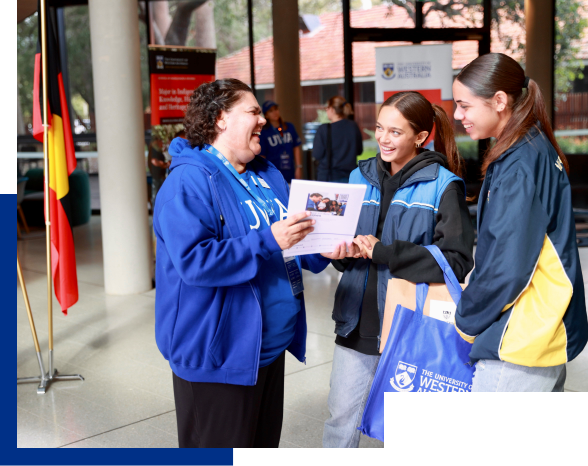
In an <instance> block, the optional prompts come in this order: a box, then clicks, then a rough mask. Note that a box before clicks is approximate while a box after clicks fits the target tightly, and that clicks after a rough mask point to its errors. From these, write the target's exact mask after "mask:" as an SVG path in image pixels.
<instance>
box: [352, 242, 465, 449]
mask: <svg viewBox="0 0 588 466" xmlns="http://www.w3.org/2000/svg"><path fill="white" fill-rule="evenodd" d="M425 247H426V248H427V249H428V250H429V252H430V253H431V254H432V255H433V257H434V258H435V260H436V261H437V263H438V264H439V266H440V267H441V270H443V275H444V277H445V283H446V285H447V288H448V290H449V292H450V294H451V297H452V299H453V301H454V302H455V304H456V305H457V303H459V300H460V298H461V291H462V290H461V286H460V285H459V281H458V280H457V278H456V277H455V274H454V273H453V270H451V267H450V266H449V264H448V262H447V260H446V259H445V256H443V253H442V252H441V251H440V250H439V248H438V247H437V246H425ZM428 288H429V285H428V284H426V283H419V284H418V285H417V287H416V295H417V296H416V309H415V310H414V311H412V310H411V309H407V308H405V307H403V306H401V305H400V304H399V305H398V306H397V308H396V311H395V313H394V319H393V320H392V326H391V328H390V335H389V336H388V342H387V343H386V347H385V348H384V352H383V354H382V357H381V359H380V362H379V364H378V368H377V370H376V374H375V376H374V381H373V384H372V388H371V390H370V394H369V397H368V400H367V402H366V406H365V410H364V413H363V418H362V421H361V426H360V427H359V429H360V430H361V431H362V433H363V434H365V435H368V436H369V437H373V438H377V439H378V440H381V441H384V393H385V392H469V391H471V387H472V378H473V374H474V368H473V367H471V366H470V365H469V364H468V361H469V357H468V354H469V353H470V349H471V347H472V345H471V344H470V343H468V342H466V341H465V340H463V339H462V338H461V337H460V336H459V334H458V333H457V330H455V327H454V326H453V325H451V324H448V323H446V322H443V321H441V320H438V319H435V318H432V317H429V316H426V315H423V307H424V303H425V300H426V298H427V292H428Z"/></svg>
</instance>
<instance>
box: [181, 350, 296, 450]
mask: <svg viewBox="0 0 588 466" xmlns="http://www.w3.org/2000/svg"><path fill="white" fill-rule="evenodd" d="M284 362H285V353H282V354H281V355H280V357H279V358H278V359H276V360H275V361H274V362H272V363H271V364H270V365H269V366H265V367H262V368H260V369H259V373H258V376H257V384H256V385H254V386H245V385H230V384H223V383H205V382H188V381H186V380H184V379H181V378H180V377H178V376H177V375H176V374H174V375H173V380H174V399H175V402H176V418H177V422H178V440H179V444H180V448H247V447H255V448H277V447H278V445H279V443H280V436H281V434H282V419H283V416H284Z"/></svg>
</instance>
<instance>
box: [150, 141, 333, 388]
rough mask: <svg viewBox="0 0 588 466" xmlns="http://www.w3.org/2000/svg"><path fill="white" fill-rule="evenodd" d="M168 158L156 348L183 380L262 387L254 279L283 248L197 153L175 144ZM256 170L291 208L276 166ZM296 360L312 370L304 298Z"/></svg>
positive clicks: (253, 165) (309, 259)
mask: <svg viewBox="0 0 588 466" xmlns="http://www.w3.org/2000/svg"><path fill="white" fill-rule="evenodd" d="M169 152H170V154H171V155H172V157H173V159H172V164H171V167H170V168H171V173H170V175H169V176H168V178H167V179H166V181H165V183H164V184H163V186H162V188H161V189H160V191H159V192H158V194H157V202H156V203H155V211H154V213H153V228H154V230H155V235H156V237H157V267H156V282H157V291H156V299H155V337H156V341H157V346H158V347H159V350H160V351H161V353H162V354H163V356H164V357H165V358H166V359H167V360H168V361H169V363H170V366H171V368H172V370H173V372H174V373H175V374H176V375H177V376H179V377H181V378H182V379H185V380H188V381H191V382H218V383H229V384H235V385H255V383H256V382H257V372H258V368H259V355H260V348H261V335H262V321H261V304H260V303H261V297H260V296H261V295H260V290H259V288H258V286H257V284H256V281H255V280H253V278H254V277H255V276H256V275H257V273H258V271H259V270H260V268H261V267H263V266H264V263H265V261H267V260H268V259H269V257H270V256H271V255H272V254H273V253H275V252H278V251H280V247H279V246H278V244H277V243H276V241H275V239H274V236H273V234H272V231H271V228H267V229H265V230H262V231H258V230H255V229H251V228H250V226H249V225H246V224H245V222H244V221H243V218H242V216H241V213H240V211H239V209H240V207H239V201H238V199H237V197H236V195H235V193H234V192H233V189H232V187H231V185H230V183H229V181H228V179H227V178H226V177H225V176H224V175H223V174H222V173H221V172H220V171H219V169H218V168H217V166H216V165H215V164H214V163H213V162H212V161H211V160H208V157H206V156H205V155H203V154H201V153H200V150H199V149H198V148H192V147H191V146H190V144H189V143H188V141H186V140H184V139H181V138H176V139H174V141H172V144H171V145H170V149H169ZM247 168H248V169H249V170H251V171H253V172H255V173H256V174H258V175H260V176H261V177H262V178H263V179H265V180H266V181H267V182H268V183H269V185H270V186H271V187H272V189H273V191H274V193H275V194H276V196H277V197H278V199H279V200H280V202H281V203H282V204H283V205H287V200H288V187H287V184H286V182H285V181H284V178H283V177H282V175H281V173H280V172H279V171H278V170H277V169H276V168H275V167H274V166H273V165H272V164H271V163H268V162H266V161H265V160H264V159H263V158H261V157H256V158H255V159H254V160H253V161H252V162H250V163H249V164H248V166H247ZM328 264H329V260H328V259H326V258H323V257H322V256H320V255H307V256H301V258H300V265H301V266H302V267H303V268H305V269H307V270H310V271H312V272H314V273H318V272H320V271H322V270H323V269H324V268H325V267H326V266H327V265H328ZM288 350H289V351H290V352H291V353H292V354H293V355H294V356H295V357H296V358H297V359H298V360H300V361H304V360H305V353H306V314H305V308H304V297H303V296H301V311H300V313H299V315H298V321H297V323H296V331H295V336H294V340H293V341H292V343H291V344H290V346H289V347H288Z"/></svg>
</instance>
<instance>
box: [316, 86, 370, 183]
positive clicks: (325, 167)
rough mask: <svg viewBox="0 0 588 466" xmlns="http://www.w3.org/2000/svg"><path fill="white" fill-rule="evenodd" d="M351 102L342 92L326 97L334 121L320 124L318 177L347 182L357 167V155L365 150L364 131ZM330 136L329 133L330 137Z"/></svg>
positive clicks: (317, 135) (328, 110) (317, 157)
mask: <svg viewBox="0 0 588 466" xmlns="http://www.w3.org/2000/svg"><path fill="white" fill-rule="evenodd" d="M351 115H353V109H352V108H351V104H350V103H349V102H347V101H346V100H345V99H344V98H343V97H341V96H335V97H331V98H330V99H329V100H328V101H327V117H328V118H329V120H330V121H331V123H327V124H324V125H321V126H319V128H318V130H317V132H316V135H315V138H314V146H313V148H312V156H313V157H314V158H315V160H317V161H318V162H319V166H318V170H317V180H318V181H333V182H336V183H347V182H348V181H349V175H350V173H351V172H352V171H353V170H355V168H356V167H357V156H358V155H361V153H362V152H363V142H362V137H361V131H360V130H359V126H357V123H355V121H353V120H350V119H349V117H350V116H351ZM329 136H330V137H329Z"/></svg>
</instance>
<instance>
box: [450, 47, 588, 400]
mask: <svg viewBox="0 0 588 466" xmlns="http://www.w3.org/2000/svg"><path fill="white" fill-rule="evenodd" d="M453 98H454V100H455V102H456V104H457V108H456V110H455V115H454V116H455V119H456V120H458V121H460V122H461V123H462V124H463V126H464V128H465V129H466V131H467V132H468V134H469V135H470V137H471V138H472V139H474V140H478V139H486V138H490V137H493V138H495V139H496V144H495V145H493V146H492V147H491V148H490V150H489V151H488V152H487V153H486V154H485V156H484V161H483V163H482V174H483V175H484V183H483V185H482V190H481V191H480V198H479V201H478V225H479V229H478V245H477V249H476V269H475V271H474V273H473V274H472V277H471V279H470V282H469V285H468V287H467V288H466V289H465V291H464V292H463V294H462V296H461V301H460V302H459V305H458V307H457V312H456V315H455V322H456V327H457V330H458V331H459V332H460V334H461V335H462V336H463V338H464V339H466V340H467V341H469V342H470V343H473V347H472V351H471V353H470V359H471V360H472V361H477V364H476V372H475V374H474V381H473V384H472V391H474V392H512V391H517V392H552V391H553V392H563V390H564V382H565V379H566V368H565V363H566V362H569V361H572V360H573V359H574V358H575V357H576V356H577V355H578V354H580V353H581V352H582V350H583V349H584V347H585V346H586V341H587V340H588V321H587V318H586V302H585V298H584V281H583V279H582V270H581V267H580V258H579V255H578V246H577V244H576V227H575V222H574V214H573V211H572V197H571V189H570V182H569V180H568V175H567V170H568V163H567V160H566V157H565V155H564V154H563V152H562V150H561V149H560V148H559V146H558V144H557V142H556V140H555V137H554V135H553V130H552V128H551V125H550V123H549V118H548V116H547V112H546V110H545V103H544V101H543V95H542V94H541V90H540V89H539V86H538V84H537V83H536V82H535V81H533V80H532V79H530V78H528V77H525V72H524V71H523V69H522V68H521V66H520V65H519V64H518V63H517V62H516V61H515V60H513V59H512V58H510V57H508V56H506V55H504V54H501V53H489V54H486V55H482V56H481V57H478V58H476V59H475V60H474V61H473V62H471V63H470V64H469V65H467V66H465V67H464V68H463V70H462V71H461V72H460V73H459V74H458V75H457V77H456V79H455V81H454V83H453Z"/></svg>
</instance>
